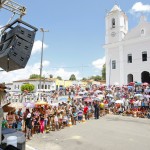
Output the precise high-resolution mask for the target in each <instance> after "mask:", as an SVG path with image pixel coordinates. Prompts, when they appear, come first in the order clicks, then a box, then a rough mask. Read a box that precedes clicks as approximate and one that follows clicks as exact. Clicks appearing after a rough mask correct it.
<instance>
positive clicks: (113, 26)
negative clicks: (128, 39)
mask: <svg viewBox="0 0 150 150" xmlns="http://www.w3.org/2000/svg"><path fill="white" fill-rule="evenodd" d="M115 25H116V22H115V18H113V19H112V28H115Z"/></svg>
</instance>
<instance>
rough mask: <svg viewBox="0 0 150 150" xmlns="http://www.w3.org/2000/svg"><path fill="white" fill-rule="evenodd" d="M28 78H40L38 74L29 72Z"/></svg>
mask: <svg viewBox="0 0 150 150" xmlns="http://www.w3.org/2000/svg"><path fill="white" fill-rule="evenodd" d="M44 78H45V77H41V79H44ZM29 79H40V75H38V74H31V75H30V77H29Z"/></svg>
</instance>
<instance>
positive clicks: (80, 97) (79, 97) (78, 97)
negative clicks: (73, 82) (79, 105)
mask: <svg viewBox="0 0 150 150" xmlns="http://www.w3.org/2000/svg"><path fill="white" fill-rule="evenodd" d="M74 99H82V96H79V95H77V96H75V97H74Z"/></svg>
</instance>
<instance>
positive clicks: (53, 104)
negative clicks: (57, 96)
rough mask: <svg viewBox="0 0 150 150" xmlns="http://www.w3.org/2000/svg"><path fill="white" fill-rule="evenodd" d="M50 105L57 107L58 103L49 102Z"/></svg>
mask: <svg viewBox="0 0 150 150" xmlns="http://www.w3.org/2000/svg"><path fill="white" fill-rule="evenodd" d="M50 105H51V106H52V107H58V103H51V104H50Z"/></svg>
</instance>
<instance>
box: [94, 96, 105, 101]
mask: <svg viewBox="0 0 150 150" xmlns="http://www.w3.org/2000/svg"><path fill="white" fill-rule="evenodd" d="M93 100H95V101H101V100H103V99H100V98H99V97H96V98H94V99H93Z"/></svg>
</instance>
